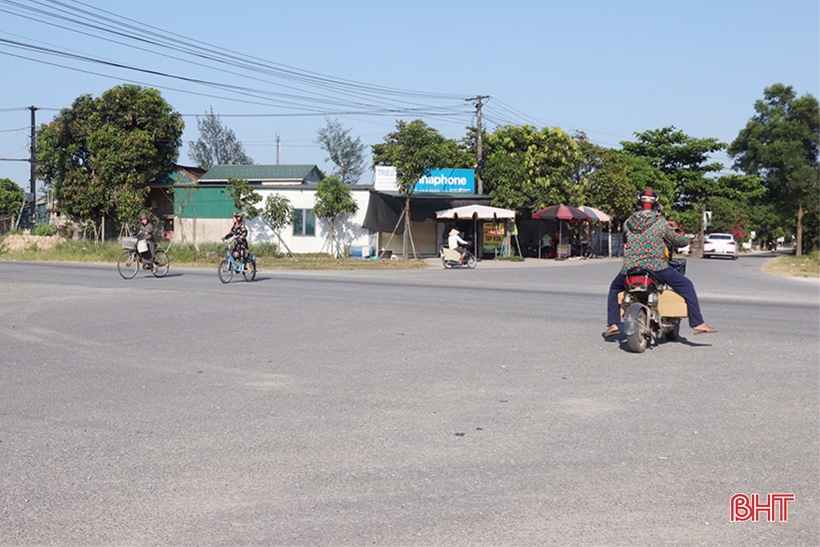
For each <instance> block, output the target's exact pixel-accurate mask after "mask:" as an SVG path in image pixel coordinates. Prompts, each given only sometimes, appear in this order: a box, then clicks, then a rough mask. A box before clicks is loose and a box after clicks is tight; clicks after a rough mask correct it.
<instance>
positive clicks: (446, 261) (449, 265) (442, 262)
mask: <svg viewBox="0 0 820 547" xmlns="http://www.w3.org/2000/svg"><path fill="white" fill-rule="evenodd" d="M441 265H442V266H444V268H445V269H447V268H452V267H453V265H452V263H450V262H449V261H448V260H447V259H446V258H444V256H443V255H442V257H441Z"/></svg>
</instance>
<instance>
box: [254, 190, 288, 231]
mask: <svg viewBox="0 0 820 547" xmlns="http://www.w3.org/2000/svg"><path fill="white" fill-rule="evenodd" d="M260 216H261V218H262V220H263V221H265V224H267V225H268V226H269V227H270V229H271V230H273V231H274V233H277V234H278V233H280V232H281V231H282V229H283V228H285V227H286V226H289V225H291V224H293V206H292V205H291V204H290V200H289V199H288V198H286V197H285V196H282V195H280V194H270V195H269V196H268V197H267V198H266V199H265V206H264V207H263V208H262V210H261V211H260Z"/></svg>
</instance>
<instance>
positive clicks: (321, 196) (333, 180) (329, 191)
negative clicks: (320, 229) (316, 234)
mask: <svg viewBox="0 0 820 547" xmlns="http://www.w3.org/2000/svg"><path fill="white" fill-rule="evenodd" d="M358 209H359V205H358V204H357V203H356V200H354V199H353V196H352V195H351V193H350V188H348V187H347V185H346V184H345V183H344V181H343V180H342V179H341V177H340V176H338V175H331V176H329V177H327V178H324V179H322V180H320V181H319V184H318V185H317V187H316V197H315V205H314V206H313V216H315V217H317V218H322V219H324V220H325V221H326V222H328V224H329V230H328V236H327V241H328V242H329V244H330V245H329V247H330V254H331V255H332V256H335V257H339V256H341V250H340V249H339V244H338V242H337V241H336V222H337V221H338V220H339V219H341V218H343V217H344V216H345V215H352V214H353V213H355V212H356V211H357V210H358Z"/></svg>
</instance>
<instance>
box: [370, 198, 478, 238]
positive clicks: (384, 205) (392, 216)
mask: <svg viewBox="0 0 820 547" xmlns="http://www.w3.org/2000/svg"><path fill="white" fill-rule="evenodd" d="M404 200H405V196H404V194H401V193H400V192H380V191H377V190H371V191H370V201H369V202H368V205H367V213H366V214H365V217H364V222H363V223H362V227H363V228H364V229H366V230H370V231H373V232H392V231H393V230H395V231H396V233H397V234H402V233H404V222H402V223H401V225H400V226H396V224H397V223H398V221H399V217H400V216H401V212H402V211H403V210H404ZM491 200H492V198H491V197H490V196H486V195H480V194H463V193H443V192H442V193H434V192H417V193H414V194H412V195H411V196H410V219H411V220H412V221H413V222H435V221H436V218H437V216H436V213H437V212H438V211H442V210H445V209H452V208H455V207H462V206H465V205H488V204H489V203H490V201H491ZM470 218H472V217H470Z"/></svg>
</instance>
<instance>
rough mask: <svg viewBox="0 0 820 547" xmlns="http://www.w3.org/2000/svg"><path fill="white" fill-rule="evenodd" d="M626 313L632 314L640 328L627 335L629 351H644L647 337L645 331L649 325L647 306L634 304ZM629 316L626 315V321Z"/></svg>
mask: <svg viewBox="0 0 820 547" xmlns="http://www.w3.org/2000/svg"><path fill="white" fill-rule="evenodd" d="M626 315H627V316H630V315H631V319H632V320H634V321H635V322H636V323H637V324H638V325H640V328H639V329H637V331H636V332H632V333H629V334H627V335H626V343H627V345H628V346H629V351H631V352H632V353H643V352H644V350H646V344H647V339H646V335H644V331H645V330H646V327H647V315H646V308H645V307H643V306H641V305H640V304H632V305H631V306H630V307H629V308H628V309H627V310H626ZM629 319H630V318H629V317H624V321H627V320H629Z"/></svg>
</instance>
